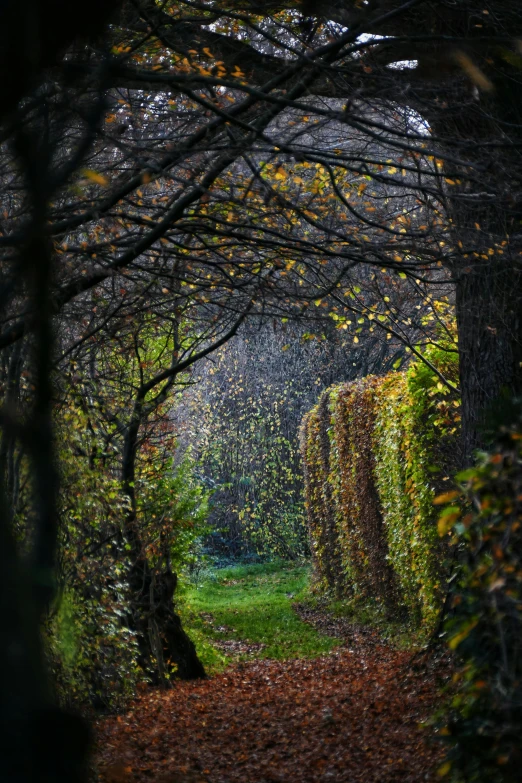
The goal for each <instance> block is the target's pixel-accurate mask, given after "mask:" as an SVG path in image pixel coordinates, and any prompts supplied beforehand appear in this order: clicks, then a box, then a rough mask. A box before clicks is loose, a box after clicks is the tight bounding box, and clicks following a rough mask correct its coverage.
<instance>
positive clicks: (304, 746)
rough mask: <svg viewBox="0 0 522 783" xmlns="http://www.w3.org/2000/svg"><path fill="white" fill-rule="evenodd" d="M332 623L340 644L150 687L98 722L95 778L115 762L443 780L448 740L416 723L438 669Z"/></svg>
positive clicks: (240, 776) (149, 769)
mask: <svg viewBox="0 0 522 783" xmlns="http://www.w3.org/2000/svg"><path fill="white" fill-rule="evenodd" d="M303 619H305V618H303ZM306 619H307V620H308V621H312V622H313V621H318V618H317V616H315V617H307V618H306ZM323 622H324V623H327V621H326V620H324V619H323ZM333 622H338V621H334V620H332V623H333ZM332 630H334V629H333V627H330V628H329V630H328V632H329V633H331V632H332ZM336 630H337V631H338V632H339V633H342V634H343V635H344V637H345V640H346V641H345V647H343V648H342V649H339V650H337V651H336V652H334V653H332V654H330V655H327V656H324V657H322V658H318V659H297V660H290V661H273V660H263V661H249V662H247V663H244V662H243V663H238V664H236V665H234V666H232V667H230V668H229V669H227V670H226V671H225V672H224V673H222V674H219V675H217V676H215V677H213V678H211V679H209V680H206V681H195V682H177V683H175V685H174V687H173V688H172V690H169V691H160V690H150V691H147V692H146V693H144V694H143V695H142V696H141V697H140V698H139V699H137V700H136V702H135V703H134V704H133V705H132V709H131V710H130V711H129V712H128V713H127V714H126V715H123V716H118V717H116V716H113V717H109V718H107V719H105V720H103V721H100V722H99V725H98V748H99V751H98V770H99V774H100V779H101V780H102V781H104V782H105V783H119V781H118V779H117V778H116V779H115V778H114V774H113V773H111V772H110V770H111V769H112V770H114V769H115V768H116V769H118V770H120V771H121V770H123V774H124V776H125V777H124V778H123V779H122V780H123V781H125V783H131V781H132V783H143V782H144V781H151V780H154V781H156V780H164V781H166V782H167V781H181V782H183V781H186V783H203V781H205V782H208V783H236V782H237V783H283V781H285V783H290V781H292V783H316V782H317V781H323V780H324V781H332V783H337V781H342V782H343V783H344V782H346V783H348V782H350V783H357V781H361V783H362V781H364V783H368V781H370V782H371V783H399V782H400V783H418V782H419V781H421V780H422V781H435V780H437V774H436V769H437V767H439V766H440V763H441V761H442V754H441V749H440V748H439V747H437V746H436V745H435V744H433V743H430V741H429V740H430V738H429V732H428V731H426V730H424V729H422V728H421V727H420V723H421V722H422V721H423V720H425V719H426V718H428V717H429V716H430V714H431V713H432V711H433V709H434V705H435V704H436V702H437V687H436V684H435V677H434V676H433V671H432V670H430V671H428V668H429V667H428V668H426V666H420V667H419V665H416V666H413V665H411V653H408V652H404V651H397V650H394V649H392V648H391V647H389V646H386V645H384V644H382V643H380V642H379V640H378V638H377V637H376V636H375V634H373V633H372V632H368V631H367V630H366V629H364V628H362V627H357V626H348V625H346V624H345V625H344V626H343V625H342V621H341V626H339V625H338V627H337V629H336ZM118 764H119V765H120V766H119V767H118ZM111 774H113V776H112V778H111V776H110V775H111Z"/></svg>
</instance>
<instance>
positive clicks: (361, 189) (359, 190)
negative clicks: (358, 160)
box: [357, 182, 368, 196]
mask: <svg viewBox="0 0 522 783" xmlns="http://www.w3.org/2000/svg"><path fill="white" fill-rule="evenodd" d="M367 187H368V183H367V182H361V184H360V185H359V187H358V188H357V193H358V195H359V196H362V194H363V193H364V191H365V190H366V188H367Z"/></svg>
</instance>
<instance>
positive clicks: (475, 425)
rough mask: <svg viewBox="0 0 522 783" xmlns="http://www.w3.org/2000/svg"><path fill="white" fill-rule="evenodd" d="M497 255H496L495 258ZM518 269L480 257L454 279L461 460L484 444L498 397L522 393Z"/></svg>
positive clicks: (521, 296) (521, 298) (498, 408)
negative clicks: (460, 413) (460, 402)
mask: <svg viewBox="0 0 522 783" xmlns="http://www.w3.org/2000/svg"><path fill="white" fill-rule="evenodd" d="M497 258H499V257H497ZM521 283H522V273H521V269H520V266H518V268H517V266H516V264H515V262H513V263H510V262H503V261H501V260H495V262H491V261H486V262H485V263H482V264H481V263H477V264H475V265H470V266H468V267H465V268H464V269H462V270H460V274H459V275H458V277H457V281H456V311H457V324H458V334H459V361H460V388H461V395H462V441H463V449H464V456H465V459H467V460H469V458H470V456H471V454H472V452H473V449H475V448H477V447H482V446H484V445H486V435H485V432H484V427H485V426H486V425H487V421H488V418H489V417H491V416H492V415H494V414H495V413H496V414H501V413H502V404H503V403H502V397H503V395H505V397H506V398H513V397H516V396H518V395H520V394H522V291H521Z"/></svg>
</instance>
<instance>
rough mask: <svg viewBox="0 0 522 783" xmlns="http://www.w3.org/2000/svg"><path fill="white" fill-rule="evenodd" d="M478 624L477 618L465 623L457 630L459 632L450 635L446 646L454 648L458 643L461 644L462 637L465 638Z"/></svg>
mask: <svg viewBox="0 0 522 783" xmlns="http://www.w3.org/2000/svg"><path fill="white" fill-rule="evenodd" d="M477 625H478V620H471V622H469V623H467V624H466V625H465V626H464V628H463V629H462V630H461V631H459V633H457V634H455V636H452V638H451V639H450V640H449V641H448V647H449V648H450V650H456V649H457V647H458V646H459V644H461V643H462V642H463V641H464V639H467V637H468V636H469V635H470V633H471V632H472V630H473V629H474V628H476V626H477Z"/></svg>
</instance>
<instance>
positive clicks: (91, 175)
mask: <svg viewBox="0 0 522 783" xmlns="http://www.w3.org/2000/svg"><path fill="white" fill-rule="evenodd" d="M82 174H83V176H84V177H85V179H88V180H89V181H90V182H95V183H96V185H102V186H104V187H105V186H106V185H108V184H109V180H108V178H107V177H106V176H104V175H103V174H100V173H99V172H98V171H94V169H83V171H82Z"/></svg>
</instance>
